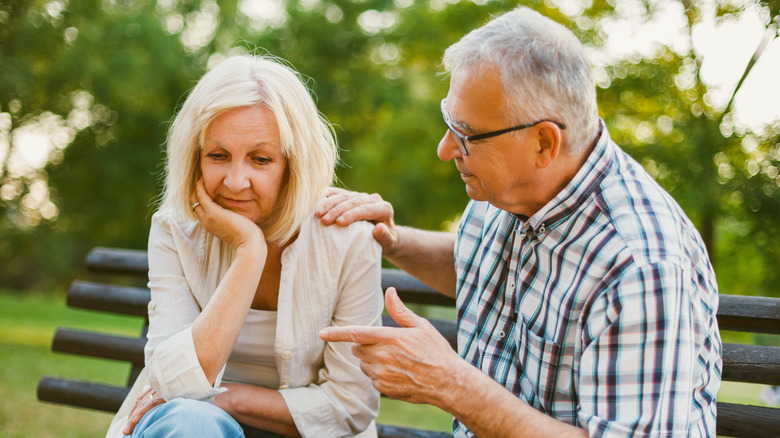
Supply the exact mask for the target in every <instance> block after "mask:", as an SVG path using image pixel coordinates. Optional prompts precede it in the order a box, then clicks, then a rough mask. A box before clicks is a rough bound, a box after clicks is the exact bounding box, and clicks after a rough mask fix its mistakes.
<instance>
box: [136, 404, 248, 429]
mask: <svg viewBox="0 0 780 438" xmlns="http://www.w3.org/2000/svg"><path fill="white" fill-rule="evenodd" d="M133 437H142V438H174V437H188V438H189V437H221V438H244V431H243V429H241V425H239V424H238V422H237V421H236V420H234V419H233V417H231V416H230V414H228V413H227V412H225V411H224V410H222V409H220V408H218V407H216V406H214V405H212V404H211V403H206V402H202V401H197V400H189V399H184V398H176V399H173V400H171V401H169V402H167V403H163V404H161V405H159V406H156V407H155V408H154V409H152V410H150V411H149V412H147V413H146V415H144V416H143V418H141V421H140V422H139V423H138V424H137V425H136V426H135V429H134V430H133Z"/></svg>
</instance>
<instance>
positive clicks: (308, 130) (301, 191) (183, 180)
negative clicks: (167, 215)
mask: <svg viewBox="0 0 780 438" xmlns="http://www.w3.org/2000/svg"><path fill="white" fill-rule="evenodd" d="M255 105H262V106H264V107H266V108H268V109H270V110H271V111H272V112H273V114H274V116H275V117H276V123H277V125H278V128H279V135H280V139H281V149H282V154H284V156H285V157H286V159H287V171H286V172H285V173H286V177H285V178H286V181H283V183H282V188H281V192H280V193H279V201H278V202H277V205H276V206H275V208H274V212H273V213H272V217H271V224H272V225H271V227H270V229H268V230H264V231H265V235H266V238H267V239H268V240H270V241H278V242H281V243H285V242H287V241H288V240H289V239H290V238H291V237H293V236H294V235H295V233H297V232H298V230H299V228H300V226H301V223H302V222H303V220H304V219H305V218H306V217H307V216H308V215H310V214H312V212H313V210H314V208H315V206H316V204H317V201H318V200H319V198H320V196H321V195H322V192H323V190H325V188H327V187H328V186H329V185H330V184H332V182H333V179H334V169H335V166H336V162H337V160H338V147H337V145H336V139H335V136H334V133H333V128H332V127H331V125H330V124H329V123H328V122H327V120H326V119H325V118H324V117H323V116H322V114H320V112H319V111H318V110H317V107H316V105H315V103H314V100H313V98H312V96H311V94H309V90H308V89H307V88H306V86H305V85H304V83H303V81H302V79H301V76H300V75H299V74H298V73H297V72H296V71H295V70H293V69H292V68H291V67H289V66H288V65H286V64H285V63H284V61H282V60H280V59H278V58H274V57H271V56H267V55H266V56H251V55H238V56H231V57H229V58H226V59H225V60H224V61H222V62H221V63H220V64H218V65H217V66H216V67H214V68H213V69H212V70H211V71H209V72H208V73H206V74H205V75H204V76H203V77H202V78H201V79H200V81H198V84H197V85H196V86H195V88H194V89H193V90H192V92H191V93H190V94H189V96H188V97H187V100H186V101H185V102H184V104H183V105H182V107H181V110H180V111H179V112H178V114H177V115H176V117H175V119H174V121H173V124H172V125H171V128H170V129H169V131H168V138H167V156H166V163H165V187H164V190H163V193H162V198H161V199H162V200H161V203H160V210H166V211H170V212H172V213H174V214H175V215H176V216H178V217H180V218H188V219H196V217H195V215H194V213H193V212H192V211H191V209H190V201H189V198H190V194H191V193H192V192H193V190H194V189H195V184H196V183H197V181H198V179H199V178H200V176H201V173H200V149H201V148H202V146H203V140H204V136H205V132H206V129H207V128H208V127H209V125H210V124H211V123H212V122H213V121H214V119H216V118H217V117H218V116H219V115H221V114H223V113H225V112H226V111H229V110H231V109H234V108H240V107H248V106H255Z"/></svg>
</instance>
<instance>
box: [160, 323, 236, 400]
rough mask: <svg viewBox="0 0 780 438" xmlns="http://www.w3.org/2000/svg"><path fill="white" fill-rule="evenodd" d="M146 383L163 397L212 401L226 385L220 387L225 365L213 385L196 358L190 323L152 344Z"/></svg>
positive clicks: (223, 390) (167, 398)
mask: <svg viewBox="0 0 780 438" xmlns="http://www.w3.org/2000/svg"><path fill="white" fill-rule="evenodd" d="M146 366H147V368H148V369H149V384H150V385H151V386H152V388H154V389H155V390H157V392H158V393H159V394H160V396H161V397H162V398H164V399H165V400H171V399H174V398H177V397H181V398H188V399H194V400H204V401H209V402H211V401H213V399H214V397H215V396H216V395H218V394H221V393H223V392H225V391H227V389H225V388H220V387H219V385H220V383H221V382H222V375H223V374H224V372H225V367H222V370H221V371H220V372H219V374H218V375H217V378H216V379H215V380H214V386H212V385H211V384H210V383H209V381H208V379H207V378H206V375H205V374H204V373H203V369H202V368H201V366H200V362H199V361H198V356H197V354H196V353H195V343H194V341H193V340H192V327H188V328H186V329H184V330H182V331H181V332H179V333H176V334H175V335H173V336H171V337H170V338H168V339H166V340H165V341H163V342H161V343H160V345H158V346H157V348H155V350H154V353H153V354H152V356H151V357H150V359H149V363H147V365H146Z"/></svg>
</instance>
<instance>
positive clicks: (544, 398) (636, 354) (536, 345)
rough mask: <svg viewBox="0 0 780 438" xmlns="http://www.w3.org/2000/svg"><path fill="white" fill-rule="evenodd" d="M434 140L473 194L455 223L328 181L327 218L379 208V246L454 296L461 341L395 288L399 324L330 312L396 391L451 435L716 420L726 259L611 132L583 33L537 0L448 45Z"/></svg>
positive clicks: (689, 429) (698, 425)
mask: <svg viewBox="0 0 780 438" xmlns="http://www.w3.org/2000/svg"><path fill="white" fill-rule="evenodd" d="M444 65H445V67H446V69H447V70H448V72H450V74H451V82H450V89H449V93H448V94H447V98H446V99H444V100H443V101H442V104H441V110H442V115H443V117H444V121H445V122H446V124H447V128H448V130H447V132H446V133H445V135H444V137H443V138H442V140H441V142H440V143H439V146H438V155H439V157H440V158H441V159H442V160H445V161H450V160H452V161H454V163H455V167H456V168H457V169H458V172H460V175H461V178H462V179H463V182H464V183H465V185H466V192H467V193H468V195H469V197H470V198H471V201H470V203H469V204H468V206H467V207H466V210H465V212H464V214H463V218H462V220H461V223H460V227H459V230H458V232H457V234H452V233H440V232H430V231H423V230H416V229H412V228H406V227H400V226H395V224H394V222H393V209H392V206H390V204H388V203H387V202H384V201H383V200H382V199H381V198H379V197H378V196H376V195H372V196H369V195H365V194H356V193H351V192H346V191H342V190H333V191H332V192H330V193H329V196H328V198H326V199H325V200H324V201H323V202H322V204H321V205H320V208H319V210H318V214H320V215H321V216H322V221H323V222H324V223H326V224H331V223H337V224H346V223H350V222H352V221H355V220H371V221H373V222H375V223H376V225H375V228H374V237H375V238H376V239H377V240H378V241H379V242H380V243H381V244H382V246H383V250H384V255H385V257H386V258H387V259H388V260H390V261H391V262H392V263H394V264H395V265H397V266H398V267H400V268H402V269H404V270H406V271H408V272H409V273H411V274H412V275H414V276H416V277H418V278H419V279H420V280H422V281H424V282H425V283H427V284H429V285H430V286H432V287H434V288H436V289H437V290H439V291H440V292H442V293H444V294H446V295H450V296H454V297H455V298H456V300H457V311H458V312H457V315H458V353H459V355H458V354H456V353H455V352H454V351H452V350H451V349H450V348H449V346H448V344H447V343H446V342H445V341H444V339H443V338H442V337H441V336H440V335H439V334H438V333H437V332H436V330H435V329H434V328H433V327H432V326H431V325H430V324H429V323H427V321H426V320H425V319H423V318H420V317H418V316H416V315H414V314H413V313H412V312H411V311H409V310H408V309H406V308H405V307H404V306H403V304H402V303H401V302H400V300H399V299H398V296H397V295H396V294H395V292H394V291H393V290H388V292H387V294H386V307H387V310H388V312H389V313H390V315H392V316H393V317H394V318H395V319H396V321H397V322H398V323H399V324H400V325H401V328H390V327H380V328H377V327H340V328H337V327H330V328H327V329H325V330H323V331H322V332H321V333H320V336H321V337H322V338H323V339H324V340H326V341H329V342H354V343H355V346H354V347H353V352H354V353H355V355H356V356H357V357H359V358H360V359H361V360H362V365H361V369H362V370H363V372H364V373H366V374H367V375H368V376H369V377H370V378H371V379H372V381H373V383H374V385H375V386H376V388H377V389H379V390H380V391H382V392H383V393H385V394H388V395H389V396H391V397H396V398H401V399H405V400H408V401H411V402H416V403H430V404H433V405H435V406H438V407H440V408H441V409H443V410H445V411H447V412H449V413H451V414H452V415H453V416H454V417H455V419H454V421H453V427H454V432H455V435H456V436H459V437H460V436H469V437H470V436H475V435H476V436H481V437H501V436H514V437H517V436H575V435H576V436H585V435H588V436H614V437H618V436H654V437H655V436H680V437H683V436H686V437H687V436H714V435H715V414H716V408H715V396H716V393H717V391H718V388H719V386H720V374H721V354H720V351H721V341H720V335H719V331H718V325H717V321H716V319H715V312H716V309H717V305H718V293H717V285H716V281H715V276H714V274H713V270H712V266H711V264H710V262H709V260H708V256H707V253H706V250H705V248H704V245H703V244H702V241H701V238H700V236H699V234H698V233H697V232H696V229H695V228H694V226H693V225H692V224H691V222H690V220H689V219H688V218H687V217H686V216H685V214H684V213H683V211H682V209H681V208H680V207H679V206H678V205H677V203H676V202H675V201H674V200H673V199H672V198H671V197H670V196H669V195H668V194H667V193H666V192H665V191H664V190H663V189H662V188H661V187H659V186H658V184H656V182H655V181H654V180H653V179H652V178H651V177H650V176H649V175H648V174H647V173H645V171H644V170H643V169H642V166H640V165H639V164H638V163H636V162H635V161H634V160H633V159H631V158H630V157H629V156H628V155H626V154H625V153H624V152H623V151H622V150H621V149H620V148H619V147H618V146H617V145H616V144H615V143H614V142H612V140H611V139H610V137H609V134H608V133H607V130H606V128H605V126H604V123H603V122H602V121H601V120H600V119H599V117H598V114H597V106H596V95H595V89H594V88H595V87H594V84H593V80H592V78H591V75H590V68H589V64H588V61H587V59H586V57H585V55H584V52H583V49H582V46H581V45H580V43H579V42H578V41H577V40H576V38H575V37H574V35H573V34H572V33H571V32H569V31H568V30H566V29H565V28H564V27H563V26H561V25H559V24H557V23H555V22H553V21H552V20H549V19H547V18H545V17H543V16H541V15H540V14H538V13H536V12H534V11H532V10H529V9H527V8H519V9H516V10H514V11H512V12H509V13H507V14H505V15H503V16H500V17H498V18H496V19H494V20H493V21H491V22H489V23H488V24H486V25H485V26H483V27H482V28H480V29H477V30H475V31H473V32H471V33H469V34H468V35H466V36H465V37H464V38H463V39H462V40H461V41H459V42H458V43H456V44H454V45H453V46H452V47H450V48H449V49H447V51H446V52H445V54H444Z"/></svg>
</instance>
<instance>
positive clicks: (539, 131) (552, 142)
mask: <svg viewBox="0 0 780 438" xmlns="http://www.w3.org/2000/svg"><path fill="white" fill-rule="evenodd" d="M536 140H537V146H536V165H537V167H539V168H541V169H544V168H547V167H548V166H549V165H550V164H552V162H553V161H555V159H556V158H557V157H558V155H559V154H560V153H561V148H563V133H562V132H561V128H559V127H558V125H556V124H555V123H552V122H541V123H539V124H538V125H536Z"/></svg>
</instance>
